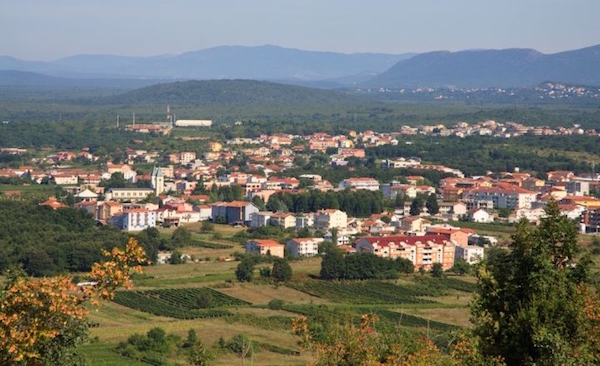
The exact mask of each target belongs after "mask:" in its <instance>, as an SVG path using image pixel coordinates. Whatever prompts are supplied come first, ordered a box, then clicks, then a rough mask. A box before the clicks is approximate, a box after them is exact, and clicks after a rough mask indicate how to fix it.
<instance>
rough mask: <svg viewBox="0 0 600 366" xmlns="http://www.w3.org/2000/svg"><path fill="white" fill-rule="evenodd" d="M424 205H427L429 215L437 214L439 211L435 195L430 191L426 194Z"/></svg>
mask: <svg viewBox="0 0 600 366" xmlns="http://www.w3.org/2000/svg"><path fill="white" fill-rule="evenodd" d="M425 207H427V211H428V212H429V214H430V215H437V214H438V213H439V212H440V205H439V203H438V201H437V196H436V195H435V194H433V193H432V194H430V195H429V196H427V201H426V202H425Z"/></svg>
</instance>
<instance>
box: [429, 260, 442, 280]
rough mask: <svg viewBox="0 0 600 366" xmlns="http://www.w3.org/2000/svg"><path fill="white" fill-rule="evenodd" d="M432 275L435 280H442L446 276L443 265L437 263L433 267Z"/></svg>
mask: <svg viewBox="0 0 600 366" xmlns="http://www.w3.org/2000/svg"><path fill="white" fill-rule="evenodd" d="M431 275H432V276H433V277H435V278H442V277H443V276H444V269H443V268H442V264H441V263H439V262H437V263H434V264H433V265H432V266H431Z"/></svg>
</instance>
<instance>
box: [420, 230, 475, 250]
mask: <svg viewBox="0 0 600 366" xmlns="http://www.w3.org/2000/svg"><path fill="white" fill-rule="evenodd" d="M472 233H474V232H473V231H472V230H470V229H462V228H458V227H448V226H430V227H428V228H427V232H426V235H443V236H445V237H447V238H448V240H450V241H452V242H453V243H454V244H456V245H463V246H464V245H468V244H469V236H470V235H471V234H472Z"/></svg>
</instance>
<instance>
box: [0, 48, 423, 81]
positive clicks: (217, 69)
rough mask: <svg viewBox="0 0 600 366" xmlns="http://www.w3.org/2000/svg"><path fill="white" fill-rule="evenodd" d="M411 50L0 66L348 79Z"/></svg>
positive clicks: (267, 51) (97, 58) (6, 66)
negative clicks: (391, 52)
mask: <svg viewBox="0 0 600 366" xmlns="http://www.w3.org/2000/svg"><path fill="white" fill-rule="evenodd" d="M413 55H414V54H402V55H389V54H377V53H356V54H344V53H335V52H315V51H302V50H297V49H291V48H282V47H278V46H271V45H266V46H258V47H243V46H221V47H214V48H208V49H204V50H199V51H193V52H187V53H183V54H180V55H175V56H153V57H126V56H112V55H78V56H72V57H67V58H63V59H59V60H56V61H49V62H35V61H34V62H32V61H23V60H18V59H15V58H13V57H10V56H3V57H0V70H18V71H28V72H35V73H40V74H45V75H49V76H54V77H66V78H87V79H90V78H92V79H98V78H126V79H140V78H143V79H170V80H190V79H199V80H210V79H254V80H277V81H284V82H293V81H295V80H296V81H298V82H304V83H306V82H310V81H324V80H328V81H335V80H336V79H342V80H346V81H348V80H350V81H351V82H352V81H354V80H358V81H364V80H367V79H370V78H372V77H373V76H375V75H377V74H379V73H381V72H383V71H385V70H387V69H389V68H390V67H392V66H393V65H394V64H396V62H398V61H400V60H402V59H405V58H409V57H411V56H413ZM339 85H342V83H340V84H339ZM339 85H338V86H339Z"/></svg>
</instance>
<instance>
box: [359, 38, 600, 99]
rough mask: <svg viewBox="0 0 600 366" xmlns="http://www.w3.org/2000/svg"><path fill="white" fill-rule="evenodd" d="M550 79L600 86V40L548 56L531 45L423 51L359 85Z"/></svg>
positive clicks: (513, 83) (478, 84)
mask: <svg viewBox="0 0 600 366" xmlns="http://www.w3.org/2000/svg"><path fill="white" fill-rule="evenodd" d="M547 80H552V81H555V82H563V83H572V84H581V85H600V45H596V46H592V47H587V48H582V49H579V50H574V51H565V52H560V53H555V54H548V55H546V54H543V53H540V52H538V51H535V50H532V49H505V50H470V51H460V52H448V51H438V52H429V53H423V54H420V55H416V56H414V57H412V58H410V59H406V60H401V61H399V62H398V63H397V64H396V65H394V66H393V67H392V68H390V69H389V70H387V71H386V72H383V73H381V74H380V75H378V76H376V77H374V78H373V79H371V80H368V81H366V82H364V83H362V84H361V86H363V87H377V88H423V87H457V88H486V87H501V88H506V87H523V86H531V85H537V84H540V83H542V82H544V81H547Z"/></svg>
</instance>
